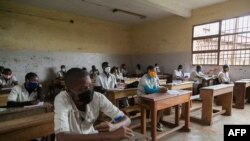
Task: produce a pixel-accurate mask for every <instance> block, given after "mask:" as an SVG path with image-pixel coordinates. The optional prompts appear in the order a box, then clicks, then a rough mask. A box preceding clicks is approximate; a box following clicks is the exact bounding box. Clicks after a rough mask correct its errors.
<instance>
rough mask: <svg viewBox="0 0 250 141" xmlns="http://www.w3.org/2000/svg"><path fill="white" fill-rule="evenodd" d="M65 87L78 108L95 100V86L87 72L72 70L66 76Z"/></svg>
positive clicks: (78, 69) (77, 69)
mask: <svg viewBox="0 0 250 141" xmlns="http://www.w3.org/2000/svg"><path fill="white" fill-rule="evenodd" d="M64 80H65V85H66V87H67V90H68V93H69V94H70V95H71V97H72V99H73V101H74V102H75V104H76V106H82V105H86V104H88V103H90V102H91V101H92V99H93V94H94V91H93V86H92V82H91V79H90V76H89V73H88V72H87V71H84V70H82V69H80V68H71V69H70V70H68V71H67V73H66V75H65V79H64Z"/></svg>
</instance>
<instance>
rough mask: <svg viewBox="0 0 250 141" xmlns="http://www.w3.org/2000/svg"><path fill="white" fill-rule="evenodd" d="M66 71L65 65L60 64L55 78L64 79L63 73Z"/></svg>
mask: <svg viewBox="0 0 250 141" xmlns="http://www.w3.org/2000/svg"><path fill="white" fill-rule="evenodd" d="M65 73H66V67H65V65H61V70H60V71H59V72H57V77H56V78H57V79H64V75H65Z"/></svg>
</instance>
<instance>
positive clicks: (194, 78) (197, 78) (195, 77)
mask: <svg viewBox="0 0 250 141" xmlns="http://www.w3.org/2000/svg"><path fill="white" fill-rule="evenodd" d="M204 76H205V75H204V74H203V73H202V72H201V71H200V72H199V73H198V72H196V71H195V70H194V71H192V73H191V74H190V80H191V81H195V82H197V83H200V84H201V83H202V78H201V77H204Z"/></svg>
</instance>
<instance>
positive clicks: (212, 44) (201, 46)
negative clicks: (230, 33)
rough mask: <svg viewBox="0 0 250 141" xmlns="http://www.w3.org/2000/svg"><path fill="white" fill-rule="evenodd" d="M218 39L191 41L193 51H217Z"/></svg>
mask: <svg viewBox="0 0 250 141" xmlns="http://www.w3.org/2000/svg"><path fill="white" fill-rule="evenodd" d="M217 49H218V38H207V39H201V40H193V51H204V50H217Z"/></svg>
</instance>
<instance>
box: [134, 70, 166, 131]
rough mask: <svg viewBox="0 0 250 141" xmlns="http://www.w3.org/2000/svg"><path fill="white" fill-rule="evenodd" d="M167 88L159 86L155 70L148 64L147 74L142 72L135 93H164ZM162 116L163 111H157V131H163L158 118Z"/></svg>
mask: <svg viewBox="0 0 250 141" xmlns="http://www.w3.org/2000/svg"><path fill="white" fill-rule="evenodd" d="M166 91H167V88H165V87H160V85H159V81H158V78H157V74H156V70H155V68H154V67H153V66H148V68H147V74H144V75H143V77H142V78H141V79H140V82H139V85H138V89H137V94H138V95H139V96H141V95H146V94H153V93H165V92H166ZM162 116H163V111H159V112H158V113H157V131H159V132H161V131H163V127H162V125H161V124H160V119H161V118H162Z"/></svg>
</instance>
